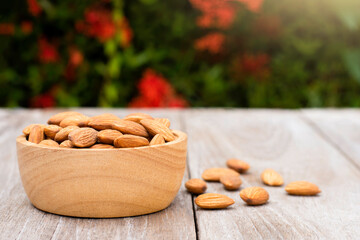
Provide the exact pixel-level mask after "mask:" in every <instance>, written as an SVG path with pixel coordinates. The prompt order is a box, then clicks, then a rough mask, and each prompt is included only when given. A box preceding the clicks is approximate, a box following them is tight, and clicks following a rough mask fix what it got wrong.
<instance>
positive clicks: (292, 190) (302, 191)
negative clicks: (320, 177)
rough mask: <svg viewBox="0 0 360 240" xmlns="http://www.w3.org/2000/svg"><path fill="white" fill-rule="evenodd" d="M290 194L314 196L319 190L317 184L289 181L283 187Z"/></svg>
mask: <svg viewBox="0 0 360 240" xmlns="http://www.w3.org/2000/svg"><path fill="white" fill-rule="evenodd" d="M285 191H286V192H288V193H289V194H291V195H300V196H314V195H316V194H318V193H320V192H321V190H320V189H319V187H318V186H316V185H315V184H313V183H310V182H307V181H297V182H291V183H289V184H288V185H287V186H286V187H285Z"/></svg>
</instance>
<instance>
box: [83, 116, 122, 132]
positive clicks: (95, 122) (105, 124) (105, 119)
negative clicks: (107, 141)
mask: <svg viewBox="0 0 360 240" xmlns="http://www.w3.org/2000/svg"><path fill="white" fill-rule="evenodd" d="M117 120H121V119H120V118H119V117H117V116H115V115H113V114H111V113H105V114H101V115H98V116H95V117H91V118H90V120H89V122H88V126H89V127H92V128H94V129H96V130H105V129H111V128H112V124H113V122H114V121H117Z"/></svg>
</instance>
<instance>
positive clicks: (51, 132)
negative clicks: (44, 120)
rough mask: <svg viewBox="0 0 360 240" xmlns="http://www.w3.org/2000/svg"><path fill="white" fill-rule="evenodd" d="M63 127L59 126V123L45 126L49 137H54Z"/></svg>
mask: <svg viewBox="0 0 360 240" xmlns="http://www.w3.org/2000/svg"><path fill="white" fill-rule="evenodd" d="M61 129H62V127H59V126H58V125H48V126H45V127H44V132H45V135H46V136H47V137H48V138H51V139H54V138H55V135H56V134H57V133H58V132H59V131H60V130H61Z"/></svg>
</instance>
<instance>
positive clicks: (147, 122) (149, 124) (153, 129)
mask: <svg viewBox="0 0 360 240" xmlns="http://www.w3.org/2000/svg"><path fill="white" fill-rule="evenodd" d="M140 123H141V124H142V125H143V126H144V127H145V128H146V130H147V131H148V132H149V133H150V134H151V135H152V136H155V135H156V134H161V135H162V136H163V137H164V139H165V140H166V141H167V142H171V141H173V140H175V135H174V134H173V133H172V132H171V130H170V129H169V128H168V127H166V126H165V125H164V124H162V123H160V122H157V121H155V120H153V119H143V120H141V121H140Z"/></svg>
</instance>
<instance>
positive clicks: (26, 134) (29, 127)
mask: <svg viewBox="0 0 360 240" xmlns="http://www.w3.org/2000/svg"><path fill="white" fill-rule="evenodd" d="M37 125H39V126H41V127H45V125H43V124H30V125H29V126H27V127H25V128H24V129H23V131H22V132H23V134H24V135H25V136H29V134H30V131H31V128H32V127H33V126H37Z"/></svg>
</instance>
